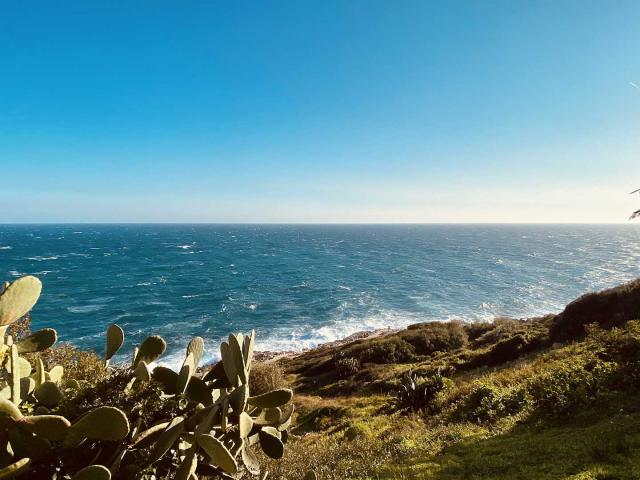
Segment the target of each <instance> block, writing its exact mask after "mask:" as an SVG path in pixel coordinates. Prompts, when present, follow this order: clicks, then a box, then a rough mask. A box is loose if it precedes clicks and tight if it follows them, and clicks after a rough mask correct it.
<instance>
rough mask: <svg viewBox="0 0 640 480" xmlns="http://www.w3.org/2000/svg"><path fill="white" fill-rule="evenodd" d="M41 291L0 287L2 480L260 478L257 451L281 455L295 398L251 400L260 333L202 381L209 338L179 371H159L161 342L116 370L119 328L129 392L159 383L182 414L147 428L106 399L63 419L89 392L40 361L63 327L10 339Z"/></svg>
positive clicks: (226, 347)
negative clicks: (69, 404)
mask: <svg viewBox="0 0 640 480" xmlns="http://www.w3.org/2000/svg"><path fill="white" fill-rule="evenodd" d="M40 291H41V283H40V281H39V280H38V279H37V278H35V277H31V276H27V277H23V278H20V279H18V280H16V281H15V282H14V283H12V284H5V285H4V286H2V287H0V333H1V335H0V337H1V340H0V342H1V343H0V359H1V360H0V362H1V363H0V367H1V369H2V378H3V382H4V383H3V384H2V385H0V480H1V479H4V478H17V479H23V478H24V479H27V478H29V479H32V478H33V479H36V478H38V479H39V478H43V479H49V478H50V479H69V480H84V479H96V480H103V479H104V480H109V479H112V478H113V479H127V480H128V479H137V478H152V477H153V475H154V472H155V470H154V469H155V468H156V466H158V465H159V464H164V465H165V466H166V465H167V464H168V465H170V468H169V469H167V468H165V469H164V471H167V470H168V471H169V472H171V473H170V475H171V478H174V479H176V480H195V479H199V478H200V479H204V478H236V477H239V476H244V475H259V474H260V463H259V461H258V457H257V456H256V453H255V450H256V449H257V448H260V449H261V450H262V451H263V452H264V453H265V454H266V455H267V456H269V457H271V458H274V459H279V458H281V457H282V455H283V453H284V446H285V444H286V442H287V438H288V433H287V428H288V427H289V425H290V423H291V419H292V414H293V404H292V403H291V399H292V391H291V390H289V389H277V390H274V391H271V392H268V393H264V394H262V395H256V396H251V392H250V391H249V381H248V380H249V373H250V370H251V364H252V360H253V348H254V339H255V335H254V332H251V333H250V334H248V335H243V334H241V333H238V334H233V335H230V336H229V338H228V341H226V342H223V343H222V345H221V346H220V354H221V360H220V361H219V362H218V363H216V364H215V365H214V366H213V368H211V369H210V370H208V372H207V373H206V374H200V373H198V372H199V371H198V367H199V364H200V361H201V359H202V355H203V351H204V341H203V339H202V338H200V337H196V338H194V339H193V340H192V341H191V342H190V343H189V345H188V346H187V349H186V352H185V358H184V361H183V362H182V365H181V367H180V369H179V371H173V370H171V369H169V368H167V367H164V366H155V367H154V368H152V365H153V364H154V362H156V361H157V360H158V358H160V356H161V355H162V354H163V352H164V351H165V349H166V342H165V341H164V340H163V339H162V338H161V337H158V336H150V337H148V338H146V339H145V340H144V341H143V342H142V343H141V344H140V345H139V347H138V348H136V349H135V351H134V354H133V360H132V362H131V364H130V365H129V366H125V367H123V366H117V367H110V366H109V364H110V361H111V360H112V358H113V357H114V355H116V354H117V352H118V351H119V350H120V348H121V347H122V345H123V343H124V332H123V330H122V328H120V327H119V326H118V325H111V326H109V328H108V329H107V332H106V348H105V356H104V365H105V367H104V368H106V369H108V370H109V371H111V370H112V369H114V368H115V369H117V370H118V371H119V372H122V371H123V369H124V370H125V375H126V376H127V379H128V380H127V382H128V383H127V385H126V388H125V392H124V394H127V392H128V391H131V390H132V389H135V388H137V387H140V386H144V385H146V384H150V383H153V384H154V385H156V387H157V388H158V389H159V390H160V391H161V398H162V399H163V401H166V402H168V403H169V402H172V403H171V404H172V405H179V409H178V412H177V413H176V414H170V415H167V418H163V419H161V420H162V421H154V423H153V424H150V425H145V424H144V421H143V418H142V416H139V415H138V416H137V417H136V416H135V415H137V414H134V413H133V412H128V413H125V412H124V411H122V410H121V409H119V408H116V407H115V406H110V405H109V399H108V398H105V399H101V400H102V401H103V405H101V406H99V407H97V408H93V409H90V410H88V411H86V412H84V413H83V414H82V415H80V416H79V417H78V418H67V417H65V416H63V415H60V414H59V413H60V412H59V411H58V410H60V409H59V406H60V405H61V404H62V403H64V402H65V398H68V397H69V396H73V395H74V394H75V392H76V391H77V390H78V389H79V388H81V386H80V384H79V382H77V381H76V380H75V379H68V378H64V372H63V369H62V367H61V366H55V367H53V368H51V369H50V370H49V371H47V369H46V368H45V365H44V363H43V361H42V359H41V358H40V357H39V356H38V355H37V352H41V351H43V350H45V349H47V348H49V347H51V346H52V345H53V344H54V343H55V342H56V339H57V335H56V332H55V330H52V329H44V330H40V331H37V332H35V333H33V334H32V335H29V336H28V337H26V338H23V339H21V340H17V341H14V339H13V338H12V337H11V336H10V335H7V334H6V331H7V327H8V325H10V324H11V323H13V322H15V321H16V320H18V319H19V318H21V317H22V316H24V315H25V314H26V313H28V312H29V311H30V310H31V308H32V307H33V306H34V305H35V303H36V302H37V300H38V297H39V295H40ZM21 355H27V356H29V358H30V359H31V360H32V362H33V363H34V364H33V365H32V363H31V362H30V361H29V360H27V359H26V358H25V357H24V356H21ZM82 388H85V389H87V388H88V389H90V388H91V385H89V386H83V387H82ZM61 411H64V410H61ZM128 415H129V416H128ZM309 475H312V473H309V474H308V475H307V477H305V478H312V477H310V476H309ZM263 478H264V477H263Z"/></svg>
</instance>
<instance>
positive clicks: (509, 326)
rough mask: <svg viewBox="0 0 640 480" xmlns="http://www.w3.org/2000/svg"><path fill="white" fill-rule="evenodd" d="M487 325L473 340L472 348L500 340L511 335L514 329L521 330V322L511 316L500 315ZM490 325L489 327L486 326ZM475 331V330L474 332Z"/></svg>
mask: <svg viewBox="0 0 640 480" xmlns="http://www.w3.org/2000/svg"><path fill="white" fill-rule="evenodd" d="M484 325H487V327H485V328H486V330H485V331H484V332H483V333H482V334H481V335H479V336H477V337H476V338H475V339H474V341H473V344H472V346H473V348H479V347H486V346H488V345H493V344H495V343H497V342H499V341H500V340H503V339H505V338H508V337H510V336H512V335H513V334H514V333H515V332H516V331H518V330H522V322H521V321H518V320H513V319H512V318H507V317H500V318H496V319H495V320H494V321H493V322H491V323H489V324H484ZM489 326H490V328H488V327H489ZM476 333H477V332H476Z"/></svg>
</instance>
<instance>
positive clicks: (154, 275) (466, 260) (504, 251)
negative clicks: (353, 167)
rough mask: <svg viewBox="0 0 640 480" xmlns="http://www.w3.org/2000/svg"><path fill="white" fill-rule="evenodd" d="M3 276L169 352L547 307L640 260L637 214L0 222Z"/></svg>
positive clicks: (268, 346)
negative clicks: (550, 219) (630, 219)
mask: <svg viewBox="0 0 640 480" xmlns="http://www.w3.org/2000/svg"><path fill="white" fill-rule="evenodd" d="M0 274H1V275H0V277H1V278H2V279H3V280H9V281H12V280H15V279H16V278H18V277H20V276H23V275H36V276H37V277H39V278H40V279H41V280H42V282H43V285H44V287H43V293H42V296H41V297H40V301H39V302H38V304H37V305H36V307H35V308H34V309H33V312H32V318H33V321H32V327H33V328H34V329H37V328H43V327H53V328H55V329H56V330H57V331H58V335H59V339H60V341H62V342H70V343H72V344H74V345H76V346H78V347H82V348H90V349H95V350H96V351H97V352H98V353H102V352H103V351H104V343H105V335H104V332H105V330H106V328H107V326H108V325H109V324H110V323H117V324H118V325H120V326H121V327H122V328H123V329H124V330H125V334H126V342H125V349H123V351H125V352H127V353H126V354H125V353H123V354H122V355H121V357H120V359H121V360H125V359H126V358H128V356H129V355H130V354H131V353H130V352H131V351H132V350H133V348H134V347H135V345H137V344H139V343H140V342H141V341H142V340H143V339H144V338H145V337H146V336H148V335H160V336H162V337H163V338H164V339H165V340H166V341H167V344H168V347H167V351H166V353H165V356H164V357H163V359H162V362H161V363H164V364H167V365H176V364H177V363H178V362H179V361H180V359H181V358H182V357H183V355H184V349H185V347H186V345H187V342H188V341H189V339H190V338H192V337H193V336H196V335H198V336H201V337H203V338H204V339H205V344H206V354H205V361H213V360H215V359H217V358H219V350H218V348H219V347H218V345H219V342H220V341H221V340H222V339H224V338H226V337H227V336H228V335H229V333H231V332H239V331H243V332H247V331H250V330H251V329H255V330H256V333H257V339H256V342H257V347H256V348H257V349H258V350H269V351H289V350H294V351H299V350H302V349H305V348H309V347H313V346H316V345H318V344H321V343H324V342H329V341H333V340H337V339H340V338H344V337H346V336H348V335H350V334H352V333H355V332H359V331H365V330H375V329H382V328H401V327H405V326H407V325H410V324H413V323H418V322H430V321H447V320H452V319H462V320H466V321H469V322H477V321H486V320H492V319H493V318H495V317H499V316H509V317H514V318H524V317H532V316H537V315H542V314H547V313H556V312H559V311H561V310H562V309H563V307H564V305H565V304H566V303H568V302H569V301H571V300H573V299H574V298H576V297H578V296H579V295H581V294H583V293H586V292H589V291H594V290H599V289H603V288H607V287H612V286H615V285H617V284H620V283H622V282H626V281H629V280H632V279H634V278H636V277H639V276H640V225H639V224H633V223H629V224H625V225H204V224H197V225H185V224H139V225H137V224H136V225H134V224H123V225H112V224H109V225H89V224H81V225H68V224H64V225H50V224H47V225H0Z"/></svg>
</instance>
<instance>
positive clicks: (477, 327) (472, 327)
mask: <svg viewBox="0 0 640 480" xmlns="http://www.w3.org/2000/svg"><path fill="white" fill-rule="evenodd" d="M462 328H464V331H465V332H466V333H467V337H468V339H469V341H470V342H473V341H474V340H476V339H477V338H480V337H481V336H482V335H484V334H485V333H487V332H489V331H491V330H493V329H494V328H495V324H494V323H493V322H467V323H464V324H463V327H462Z"/></svg>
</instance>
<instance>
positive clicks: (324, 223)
mask: <svg viewBox="0 0 640 480" xmlns="http://www.w3.org/2000/svg"><path fill="white" fill-rule="evenodd" d="M16 225H274V226H278V225H281V226H290V225H291V226H294V225H299V226H305V225H310V226H313V225H317V226H322V225H326V226H333V225H336V226H338V225H344V226H350V225H353V226H355V225H362V226H367V225H369V226H376V225H379V226H384V225H640V223H638V222H633V221H631V220H626V221H611V222H180V221H178V222H171V221H167V222H137V221H131V222H128V221H121V222H92V221H78V222H56V221H51V222H0V226H16Z"/></svg>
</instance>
